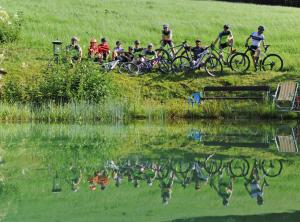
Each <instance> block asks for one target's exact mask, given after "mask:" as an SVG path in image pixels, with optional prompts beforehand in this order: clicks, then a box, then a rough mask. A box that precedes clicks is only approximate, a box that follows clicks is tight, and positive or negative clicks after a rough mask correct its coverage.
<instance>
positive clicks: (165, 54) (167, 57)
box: [155, 48, 172, 62]
mask: <svg viewBox="0 0 300 222" xmlns="http://www.w3.org/2000/svg"><path fill="white" fill-rule="evenodd" d="M155 51H156V52H157V55H158V56H161V57H162V58H163V59H164V60H167V61H170V62H171V61H172V56H171V55H170V53H169V52H168V51H167V50H165V49H163V48H159V49H156V50H155Z"/></svg>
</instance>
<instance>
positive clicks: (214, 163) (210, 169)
mask: <svg viewBox="0 0 300 222" xmlns="http://www.w3.org/2000/svg"><path fill="white" fill-rule="evenodd" d="M222 165H223V161H222V160H218V159H209V160H206V161H205V163H204V169H205V170H206V172H207V173H208V174H215V173H217V172H219V171H220V169H221V167H222Z"/></svg>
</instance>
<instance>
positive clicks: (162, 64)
mask: <svg viewBox="0 0 300 222" xmlns="http://www.w3.org/2000/svg"><path fill="white" fill-rule="evenodd" d="M171 65H172V62H171V61H170V60H166V59H165V58H163V57H161V58H160V60H159V63H158V70H159V71H160V72H161V73H169V72H171V71H172V69H171Z"/></svg>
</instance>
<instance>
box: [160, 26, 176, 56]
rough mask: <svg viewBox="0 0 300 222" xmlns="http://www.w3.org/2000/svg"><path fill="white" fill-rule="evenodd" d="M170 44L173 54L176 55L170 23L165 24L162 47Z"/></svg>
mask: <svg viewBox="0 0 300 222" xmlns="http://www.w3.org/2000/svg"><path fill="white" fill-rule="evenodd" d="M166 45H169V46H170V48H171V51H172V53H173V56H174V55H175V50H174V44H173V33H172V30H171V29H170V28H169V25H167V24H165V25H163V30H162V35H161V47H162V48H163V47H165V46H166Z"/></svg>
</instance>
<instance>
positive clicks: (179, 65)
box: [172, 56, 191, 74]
mask: <svg viewBox="0 0 300 222" xmlns="http://www.w3.org/2000/svg"><path fill="white" fill-rule="evenodd" d="M190 67H191V65H190V60H189V58H187V57H185V56H177V57H175V58H174V59H173V61H172V72H173V73H176V74H178V73H181V72H184V73H186V72H187V71H188V70H190Z"/></svg>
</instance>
